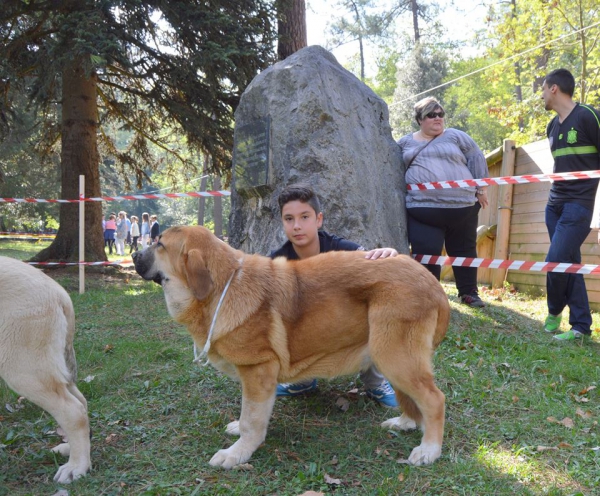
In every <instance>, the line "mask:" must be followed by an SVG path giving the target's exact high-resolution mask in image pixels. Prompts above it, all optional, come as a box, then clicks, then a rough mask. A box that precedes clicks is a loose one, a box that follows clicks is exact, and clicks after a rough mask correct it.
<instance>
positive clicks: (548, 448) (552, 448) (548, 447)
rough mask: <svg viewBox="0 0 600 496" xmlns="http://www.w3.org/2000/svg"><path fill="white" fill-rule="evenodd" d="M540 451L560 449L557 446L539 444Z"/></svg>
mask: <svg viewBox="0 0 600 496" xmlns="http://www.w3.org/2000/svg"><path fill="white" fill-rule="evenodd" d="M537 450H538V451H558V448H557V447H556V446H538V447H537Z"/></svg>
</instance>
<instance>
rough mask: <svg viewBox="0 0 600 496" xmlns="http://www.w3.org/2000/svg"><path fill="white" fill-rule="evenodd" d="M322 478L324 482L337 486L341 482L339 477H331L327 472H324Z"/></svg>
mask: <svg viewBox="0 0 600 496" xmlns="http://www.w3.org/2000/svg"><path fill="white" fill-rule="evenodd" d="M323 480H325V483H326V484H334V485H336V486H339V485H340V484H341V483H342V481H341V480H340V479H334V478H333V477H330V476H329V475H327V473H325V475H324V476H323Z"/></svg>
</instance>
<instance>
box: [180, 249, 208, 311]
mask: <svg viewBox="0 0 600 496" xmlns="http://www.w3.org/2000/svg"><path fill="white" fill-rule="evenodd" d="M184 260H185V276H186V278H187V283H188V286H189V288H190V289H191V290H192V293H193V294H194V296H195V297H196V299H198V300H203V299H204V298H206V297H207V296H208V293H210V291H211V289H212V287H213V280H212V278H211V277H210V272H209V271H208V269H207V268H206V263H205V262H204V259H203V258H202V253H201V252H200V250H190V251H188V252H187V253H186V254H185V255H184Z"/></svg>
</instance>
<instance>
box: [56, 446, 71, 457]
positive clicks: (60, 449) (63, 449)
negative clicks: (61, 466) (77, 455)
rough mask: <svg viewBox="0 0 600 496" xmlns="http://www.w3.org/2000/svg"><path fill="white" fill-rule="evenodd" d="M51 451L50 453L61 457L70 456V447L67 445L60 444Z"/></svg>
mask: <svg viewBox="0 0 600 496" xmlns="http://www.w3.org/2000/svg"><path fill="white" fill-rule="evenodd" d="M51 451H52V453H58V454H59V455H62V456H69V455H70V454H71V446H70V445H69V443H62V444H59V445H58V446H55V447H54V448H52V450H51Z"/></svg>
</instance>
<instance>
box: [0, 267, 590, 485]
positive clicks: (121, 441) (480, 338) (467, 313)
mask: <svg viewBox="0 0 600 496" xmlns="http://www.w3.org/2000/svg"><path fill="white" fill-rule="evenodd" d="M126 279H128V278H123V277H119V278H117V279H115V280H110V279H106V278H101V277H98V278H97V281H96V282H97V285H93V286H91V288H90V289H89V291H88V292H86V293H85V294H83V295H79V294H75V293H72V294H71V297H72V299H73V302H74V305H75V308H76V313H77V326H78V334H77V338H76V349H77V356H78V362H79V378H80V380H79V385H80V388H81V390H82V392H83V394H84V395H85V396H86V398H87V399H88V402H89V407H90V419H91V425H92V432H93V439H92V463H93V471H92V473H91V474H90V476H88V477H87V478H85V479H82V480H80V481H77V482H76V483H75V484H74V485H73V486H72V488H71V489H70V491H72V494H90V495H92V494H94V495H96V494H140V495H142V494H144V495H145V494H152V495H155V494H156V495H162V494H165V495H167V494H169V495H170V494H206V495H212V494H228V495H230V494H239V495H263V494H264V495H268V494H277V495H299V494H302V493H303V492H305V491H309V490H313V491H321V492H325V493H333V492H335V493H336V494H344V495H347V494H348V495H354V494H356V495H365V494H366V495H371V494H373V495H390V494H415V495H416V494H419V495H420V494H431V495H442V494H443V495H455V494H456V495H458V494H473V495H475V494H477V495H479V494H513V493H514V494H532V495H533V494H548V495H563V494H564V495H567V494H575V493H577V492H581V493H582V494H586V495H587V494H594V492H597V491H598V488H599V485H598V484H599V481H598V478H599V476H598V474H600V470H599V467H598V460H599V459H598V456H597V453H598V451H594V450H593V448H594V447H597V446H598V445H599V444H600V442H599V440H598V425H597V418H598V390H597V389H596V390H595V389H593V388H591V387H590V386H593V385H597V383H598V379H599V376H598V374H599V369H598V365H597V363H598V362H597V356H598V351H599V347H598V345H596V344H593V343H590V342H584V343H583V344H581V343H558V342H554V341H553V340H552V338H551V336H549V335H548V334H546V333H544V332H541V331H540V327H541V322H542V321H543V317H544V316H545V314H544V312H545V306H544V302H543V301H542V300H539V299H530V298H527V297H526V296H524V295H519V294H510V293H502V294H497V295H485V294H484V299H485V301H486V302H487V303H488V306H487V307H486V308H483V309H471V308H468V307H465V306H463V305H460V304H459V303H458V301H457V298H456V294H455V292H454V291H453V289H452V288H451V287H450V286H447V285H445V289H446V291H447V292H448V293H449V294H450V300H451V305H452V319H451V324H450V328H449V331H448V334H447V337H446V340H445V341H444V342H443V343H442V344H441V345H440V348H439V349H438V352H437V353H436V356H435V370H436V378H437V379H436V381H437V384H438V386H439V387H440V389H441V390H442V391H443V392H444V394H445V395H446V400H447V401H446V408H447V410H446V436H445V444H444V448H443V454H442V458H441V459H440V460H439V461H438V462H436V463H435V464H434V465H433V466H430V467H411V466H408V465H405V464H402V463H399V461H400V460H403V459H406V458H407V457H408V455H409V454H410V451H411V450H412V448H414V447H415V446H416V445H418V444H419V442H420V438H421V433H420V432H409V433H394V432H388V431H386V430H384V429H381V428H380V427H379V424H380V423H381V422H382V421H384V420H386V419H387V418H389V417H391V416H396V415H397V414H395V413H393V412H391V411H389V410H387V409H384V408H381V407H379V406H378V405H377V404H376V403H374V402H373V401H370V400H368V399H367V398H366V397H365V396H364V395H363V394H362V388H361V385H360V383H358V382H356V381H357V378H356V377H351V376H349V377H343V378H338V379H335V380H331V381H327V380H321V381H319V390H318V392H317V393H316V394H313V395H309V396H307V397H305V398H294V399H284V400H278V401H277V402H276V405H275V408H274V412H273V417H272V420H271V424H270V429H269V432H268V435H267V439H266V441H265V444H264V446H262V447H261V448H260V449H259V450H257V452H256V453H255V454H254V456H253V457H252V459H251V460H250V465H251V467H247V468H248V470H236V471H222V470H219V469H213V468H212V467H210V466H209V465H208V461H209V460H210V457H211V456H212V455H213V454H214V452H216V451H217V450H219V449H221V448H224V447H228V446H230V445H231V443H232V442H233V440H232V438H230V437H229V436H227V435H226V434H225V433H224V428H225V426H226V425H227V423H229V422H230V421H232V420H234V419H235V418H237V417H238V415H239V410H240V400H241V395H240V389H239V385H238V384H236V383H234V382H233V381H231V380H230V379H228V378H226V377H224V376H222V375H221V374H219V373H218V372H216V371H215V370H214V369H212V368H211V367H198V366H196V365H194V364H192V359H193V352H192V347H191V338H190V337H189V336H188V335H187V332H186V331H185V330H184V329H183V328H182V327H181V326H179V325H178V324H176V323H174V322H173V321H172V320H171V318H170V317H169V316H168V313H167V310H166V307H165V303H164V298H163V295H162V291H161V288H160V287H158V286H157V285H155V284H152V283H146V282H142V281H141V280H139V278H137V276H132V277H130V278H129V279H128V280H126ZM71 283H72V281H70V280H69V277H67V281H66V284H67V285H69V284H71ZM95 284H96V283H95ZM72 291H75V290H74V289H72ZM594 318H595V319H596V318H597V316H594ZM356 387H357V388H358V393H350V391H353V390H354V389H355V388H356ZM340 397H342V398H344V399H345V400H346V401H347V405H348V409H347V411H341V410H340V409H339V408H338V406H337V401H338V399H339V398H340ZM0 400H2V401H1V402H0V405H8V408H7V407H5V406H3V411H2V412H1V413H0V445H3V447H0V495H3V494H11V495H12V494H19V495H21V494H22V495H25V494H52V493H53V491H55V490H56V489H58V486H57V485H55V484H54V483H52V481H51V479H52V476H53V474H54V472H55V470H56V467H57V465H58V463H59V462H60V463H62V460H57V459H55V456H54V455H52V454H51V453H49V452H48V448H50V447H52V446H53V445H55V444H57V443H58V442H59V441H60V440H59V438H58V437H57V436H56V434H54V429H55V427H56V426H55V423H54V421H53V420H52V419H51V418H50V417H49V416H48V415H47V414H45V413H43V412H42V411H41V410H39V409H38V408H36V407H35V406H33V405H31V404H29V403H28V402H26V401H25V402H21V403H20V404H19V402H18V401H17V397H16V395H14V394H13V393H11V392H9V391H7V390H1V389H0ZM21 406H22V408H21ZM566 419H570V420H571V421H572V426H571V422H569V421H567V420H566ZM540 447H541V449H540ZM338 480H339V483H338Z"/></svg>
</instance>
